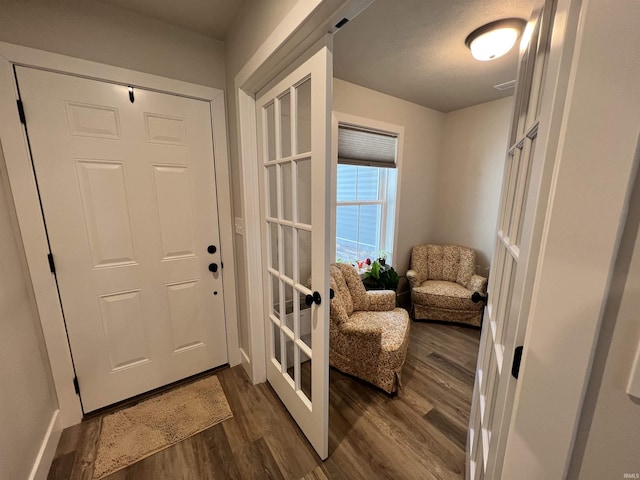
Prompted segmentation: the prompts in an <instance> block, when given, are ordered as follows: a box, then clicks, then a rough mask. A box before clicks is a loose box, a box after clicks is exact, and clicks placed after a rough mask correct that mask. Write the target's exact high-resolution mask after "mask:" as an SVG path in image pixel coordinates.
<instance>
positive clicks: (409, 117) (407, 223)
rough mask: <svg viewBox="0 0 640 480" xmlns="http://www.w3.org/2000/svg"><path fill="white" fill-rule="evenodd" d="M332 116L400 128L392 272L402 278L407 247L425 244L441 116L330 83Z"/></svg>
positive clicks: (433, 199) (433, 195)
mask: <svg viewBox="0 0 640 480" xmlns="http://www.w3.org/2000/svg"><path fill="white" fill-rule="evenodd" d="M333 110H334V111H337V112H342V113H348V114H351V115H357V116H360V117H365V118H370V119H373V120H379V121H382V122H388V123H392V124H395V125H401V126H403V127H404V145H403V158H402V166H401V171H400V172H399V173H400V177H399V178H398V184H399V187H400V197H399V198H398V200H397V201H398V204H399V210H398V212H399V216H398V218H397V219H396V224H397V226H398V227H397V228H398V232H399V235H398V240H397V245H395V251H396V257H397V258H395V259H394V260H393V263H394V268H396V270H397V271H398V273H400V274H404V273H405V272H406V271H407V269H408V266H409V256H410V255H411V247H412V246H413V245H416V244H419V243H424V242H427V241H431V239H432V238H433V235H434V233H435V232H434V225H435V220H436V215H437V212H436V210H435V205H436V202H437V196H436V192H437V184H438V176H437V175H438V164H439V162H440V158H441V155H442V148H441V144H442V135H443V132H444V122H445V114H443V113H441V112H437V111H435V110H431V109H429V108H426V107H422V106H420V105H416V104H415V103H410V102H407V101H405V100H400V99H399V98H395V97H391V96H389V95H385V94H383V93H379V92H376V91H374V90H370V89H368V88H363V87H360V86H358V85H355V84H353V83H349V82H345V81H344V80H340V79H337V78H334V80H333Z"/></svg>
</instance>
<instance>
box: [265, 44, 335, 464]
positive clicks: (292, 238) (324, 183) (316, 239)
mask: <svg viewBox="0 0 640 480" xmlns="http://www.w3.org/2000/svg"><path fill="white" fill-rule="evenodd" d="M331 65H332V59H331V50H330V48H329V47H326V46H325V47H322V48H320V50H319V51H317V52H316V53H315V54H313V55H312V56H310V58H309V59H308V60H306V61H305V62H304V63H303V64H302V65H301V66H299V67H298V68H296V69H295V70H294V71H293V72H292V73H290V74H288V75H286V77H285V78H283V79H281V80H280V81H278V82H277V84H276V85H275V86H273V87H270V88H269V89H268V91H266V92H264V93H261V94H259V95H258V96H257V102H256V109H257V111H256V114H257V120H258V144H259V155H258V162H259V169H260V184H261V199H262V201H261V235H262V244H263V250H262V259H263V271H262V272H261V273H262V277H263V286H264V292H263V296H264V311H265V319H264V321H265V332H266V334H265V338H266V357H267V358H266V361H267V380H268V381H269V383H270V384H271V386H272V387H273V389H274V390H275V391H276V393H277V394H278V396H279V397H280V399H281V400H282V402H283V403H284V405H285V406H286V408H287V409H288V410H289V412H290V413H291V415H292V416H293V418H294V419H295V421H296V422H297V423H298V425H299V426H300V428H301V429H302V431H303V432H304V434H305V435H306V436H307V438H308V439H309V441H310V442H311V444H312V445H313V447H314V448H315V450H316V451H317V452H318V455H319V456H320V457H321V458H322V459H325V458H326V457H327V455H328V408H329V345H328V342H329V321H328V320H329V276H328V273H329V245H330V241H329V238H328V234H329V232H330V226H329V218H330V210H329V202H330V197H329V192H330V183H329V176H330V166H331V162H330V151H331V150H330V145H331V144H330V132H331V130H330V125H331V124H330V119H331V117H330V115H331V78H332V73H331V71H332V68H331Z"/></svg>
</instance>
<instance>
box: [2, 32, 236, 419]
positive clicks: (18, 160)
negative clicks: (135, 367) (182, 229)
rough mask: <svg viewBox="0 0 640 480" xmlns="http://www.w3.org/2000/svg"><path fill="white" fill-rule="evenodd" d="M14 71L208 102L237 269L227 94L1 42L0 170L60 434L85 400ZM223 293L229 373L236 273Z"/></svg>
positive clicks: (225, 253)
mask: <svg viewBox="0 0 640 480" xmlns="http://www.w3.org/2000/svg"><path fill="white" fill-rule="evenodd" d="M14 65H20V66H25V67H33V68H38V69H41V70H47V71H52V72H57V73H62V74H66V75H71V76H76V77H82V78H90V79H94V80H99V81H105V82H109V83H117V84H121V85H128V86H133V87H134V88H135V87H138V88H144V89H147V90H152V91H156V92H159V93H167V94H171V95H178V96H182V97H187V98H192V99H196V100H202V101H206V102H208V103H209V106H210V107H209V108H210V111H211V119H212V127H213V133H212V140H213V148H214V159H215V172H216V178H217V182H216V190H217V194H218V210H219V213H218V222H219V227H220V244H221V248H220V254H221V259H222V262H225V263H226V264H227V265H235V253H234V237H233V219H232V213H231V212H232V205H231V189H230V181H229V180H230V173H229V155H228V144H227V128H226V113H225V104H224V92H223V91H222V90H219V89H217V88H212V87H205V86H202V85H196V84H192V83H187V82H183V81H180V80H174V79H169V78H165V77H160V76H157V75H152V74H148V73H143V72H138V71H135V70H129V69H125V68H120V67H114V66H111V65H104V64H100V63H96V62H91V61H88V60H82V59H78V58H74V57H69V56H66V55H59V54H56V53H51V52H46V51H42V50H37V49H33V48H28V47H23V46H20V45H14V44H10V43H5V42H0V142H1V146H2V152H3V154H4V165H0V167H1V168H5V167H6V173H7V177H8V183H9V186H10V189H11V194H12V198H13V202H14V207H15V212H16V218H17V223H18V226H19V230H20V235H21V237H22V243H23V247H24V252H25V256H26V263H27V268H28V272H25V273H28V275H29V276H30V278H31V284H32V287H33V295H34V300H35V303H36V306H37V309H38V315H39V318H40V324H41V326H42V332H43V336H44V341H45V345H46V348H47V352H48V357H49V363H50V365H51V373H52V377H53V382H54V385H55V389H56V394H57V398H58V407H59V410H58V412H57V422H58V425H57V428H59V429H60V430H62V429H64V428H66V427H68V426H71V425H75V424H77V423H80V421H81V420H82V415H83V413H82V407H81V404H80V397H79V396H78V395H77V394H76V393H75V390H74V386H73V378H74V376H75V373H74V368H73V363H72V357H71V349H70V346H69V341H68V339H67V334H66V328H65V324H64V318H63V314H62V306H61V303H60V299H59V297H58V289H57V284H56V280H55V278H54V276H53V275H52V274H51V271H50V270H49V264H48V261H47V254H48V253H49V247H48V244H47V237H46V233H45V224H44V220H43V214H42V209H41V207H40V200H39V196H38V190H37V186H36V180H35V176H34V173H33V168H32V165H31V156H30V152H29V146H28V143H27V137H26V134H25V130H24V128H23V126H22V124H21V123H20V117H19V115H18V110H17V108H16V100H17V98H18V90H17V83H16V80H15V77H14V75H13V67H14ZM27 121H28V120H27ZM223 288H224V309H225V325H226V335H227V356H228V363H229V365H231V366H233V365H237V364H239V363H240V352H239V349H238V322H237V300H236V275H235V271H234V269H233V268H227V270H225V272H224V275H223Z"/></svg>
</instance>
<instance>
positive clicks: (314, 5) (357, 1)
mask: <svg viewBox="0 0 640 480" xmlns="http://www.w3.org/2000/svg"><path fill="white" fill-rule="evenodd" d="M372 1H373V0H347V1H339V0H298V2H297V3H296V4H295V5H294V6H293V8H292V9H291V10H290V11H289V13H288V14H287V15H286V16H285V18H284V19H283V20H282V22H280V24H279V25H278V26H277V27H276V28H275V29H274V31H273V32H272V33H271V35H270V36H269V37H268V38H267V40H266V41H265V42H264V43H263V44H262V45H261V47H260V48H259V49H258V50H257V51H256V53H254V55H253V56H252V57H251V58H250V59H249V61H248V62H247V63H246V64H245V66H244V67H243V68H242V69H241V70H240V72H239V73H238V74H237V75H236V76H235V78H234V84H233V88H234V92H235V97H236V111H237V112H238V115H237V130H238V163H239V164H240V170H241V176H242V199H243V212H242V215H243V218H244V225H245V234H244V238H245V243H244V248H245V272H244V273H245V280H246V285H245V291H247V292H262V291H263V289H262V276H261V275H256V274H255V272H261V271H262V258H261V257H262V256H261V252H262V244H261V239H260V199H259V184H258V178H259V177H258V153H257V141H258V139H257V130H256V109H255V106H256V105H255V94H256V93H257V92H258V91H259V90H260V89H261V88H262V87H264V86H265V85H266V84H267V82H269V81H270V80H272V79H273V78H274V77H275V76H276V75H277V74H278V73H280V72H281V71H282V70H284V69H285V68H286V67H287V66H289V64H291V63H292V62H293V61H294V60H295V59H296V58H297V57H299V56H300V55H301V54H302V53H303V52H305V51H307V50H308V49H309V48H310V47H311V46H312V45H313V44H315V43H316V42H318V41H320V40H321V39H322V38H323V37H324V36H325V35H326V34H327V32H334V31H336V29H335V27H334V25H335V24H336V23H337V22H338V21H339V20H341V19H342V18H348V19H352V18H354V17H355V16H356V15H357V14H358V13H360V12H361V11H362V10H364V8H366V7H367V6H368V5H369V4H370V3H372ZM246 297H247V299H246V302H247V316H248V318H247V319H246V320H247V322H248V324H249V325H248V327H249V343H250V344H249V345H248V348H249V352H244V353H245V357H246V358H245V360H246V362H247V363H245V362H244V361H243V363H242V364H243V365H244V367H245V369H246V370H247V374H248V375H249V377H250V378H251V381H252V382H253V383H254V384H255V383H262V382H265V381H266V379H267V371H266V356H265V347H264V345H265V332H264V322H263V319H264V309H263V303H262V298H261V297H262V295H247V296H246Z"/></svg>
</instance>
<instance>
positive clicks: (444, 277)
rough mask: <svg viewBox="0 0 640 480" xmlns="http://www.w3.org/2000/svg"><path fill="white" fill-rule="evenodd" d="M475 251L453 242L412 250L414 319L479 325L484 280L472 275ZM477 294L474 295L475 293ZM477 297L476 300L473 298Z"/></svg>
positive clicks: (421, 246) (482, 303)
mask: <svg viewBox="0 0 640 480" xmlns="http://www.w3.org/2000/svg"><path fill="white" fill-rule="evenodd" d="M475 265H476V252H475V251H474V250H472V249H470V248H466V247H459V246H456V245H418V246H415V247H413V250H412V251H411V270H409V271H408V272H407V278H408V279H409V284H410V286H411V309H412V314H413V318H415V319H416V320H420V319H425V320H444V321H449V322H460V323H467V324H469V325H475V326H478V327H479V326H480V324H481V323H482V314H483V307H484V302H483V301H476V302H474V301H473V300H472V296H473V293H474V292H478V293H479V294H480V295H481V296H482V297H484V296H485V294H486V291H487V279H486V278H484V277H481V276H480V275H476V274H475ZM476 297H477V296H476ZM476 300H477V299H476Z"/></svg>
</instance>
